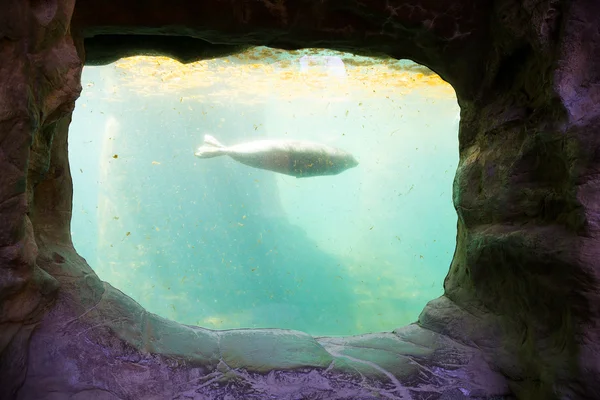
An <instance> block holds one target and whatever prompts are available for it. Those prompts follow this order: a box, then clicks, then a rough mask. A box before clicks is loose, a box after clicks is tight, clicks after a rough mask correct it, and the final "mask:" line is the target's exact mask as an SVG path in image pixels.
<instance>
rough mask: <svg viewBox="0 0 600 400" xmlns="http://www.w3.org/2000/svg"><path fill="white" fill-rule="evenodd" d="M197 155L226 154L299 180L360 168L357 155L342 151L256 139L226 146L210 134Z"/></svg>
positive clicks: (214, 155) (206, 136)
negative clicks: (355, 156)
mask: <svg viewBox="0 0 600 400" xmlns="http://www.w3.org/2000/svg"><path fill="white" fill-rule="evenodd" d="M194 155H195V156H196V157H198V158H212V157H219V156H223V155H227V156H229V157H231V158H233V159H234V160H236V161H237V162H240V163H242V164H245V165H248V166H250V167H254V168H260V169H265V170H268V171H273V172H278V173H281V174H286V175H291V176H295V177H296V178H308V177H312V176H324V175H337V174H339V173H341V172H343V171H345V170H347V169H349V168H353V167H356V166H357V165H358V161H356V159H355V158H354V156H352V154H349V153H347V152H345V151H343V150H340V149H337V148H335V147H331V146H327V145H324V144H319V143H313V142H305V141H296V140H257V141H254V142H247V143H241V144H237V145H234V146H225V145H224V144H222V143H220V142H219V141H218V140H217V139H215V138H214V137H212V136H211V135H204V145H203V146H201V147H199V148H198V150H196V152H195V153H194Z"/></svg>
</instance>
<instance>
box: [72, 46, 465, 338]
mask: <svg viewBox="0 0 600 400" xmlns="http://www.w3.org/2000/svg"><path fill="white" fill-rule="evenodd" d="M82 87H83V91H82V94H81V96H80V98H79V99H78V101H77V103H76V107H75V111H74V113H73V121H72V122H71V124H70V128H69V140H68V143H69V162H70V171H71V175H72V176H73V186H74V193H73V210H74V212H73V216H72V221H71V235H72V237H73V244H74V247H75V249H76V250H77V252H78V253H79V254H80V255H81V256H82V257H84V258H85V259H86V261H87V263H88V264H89V265H90V266H91V267H92V268H93V269H94V271H95V272H96V273H97V274H98V276H99V277H100V279H101V280H103V281H106V282H108V283H110V284H111V285H113V286H115V287H116V288H118V289H119V290H121V291H123V292H124V293H125V294H127V295H128V296H130V297H132V298H133V299H134V300H135V301H137V302H138V303H139V304H141V305H142V306H143V307H144V308H145V309H146V310H147V311H149V312H152V313H156V314H158V315H160V316H162V317H166V318H169V319H171V320H173V321H176V322H179V323H185V324H191V325H198V326H202V327H204V328H210V329H232V328H282V329H293V330H299V331H302V332H306V333H308V334H311V335H313V336H315V335H316V336H332V335H334V336H340V335H342V336H348V335H356V334H361V333H371V332H383V331H390V330H392V329H394V328H396V327H398V326H402V325H406V324H410V323H412V322H414V321H416V320H417V318H418V315H419V313H420V312H421V310H422V309H423V307H424V306H425V304H426V303H427V302H428V301H429V300H431V299H433V298H436V297H439V296H440V295H441V294H442V282H443V279H444V277H445V276H446V275H447V273H448V266H449V264H450V261H451V257H452V254H453V253H454V248H455V245H456V242H455V237H456V212H455V210H454V207H453V205H452V200H451V191H452V180H453V176H454V172H455V171H456V164H457V161H458V151H457V149H458V143H457V142H458V136H457V135H458V122H459V121H458V111H459V110H458V105H457V104H456V96H455V93H454V91H453V90H452V88H451V86H450V85H448V84H447V83H446V82H444V81H443V80H441V79H440V78H439V76H438V75H436V74H434V73H433V72H432V71H430V70H428V69H427V68H425V67H422V66H419V65H418V64H415V63H412V62H410V61H406V60H404V61H397V60H391V59H373V58H369V57H360V56H354V55H352V54H348V53H339V52H331V51H327V50H323V49H306V50H299V51H295V52H285V51H279V50H274V49H269V48H265V47H258V48H252V49H248V50H246V51H244V52H242V53H237V54H234V55H231V56H228V57H220V58H217V59H214V60H207V61H201V62H196V63H188V64H180V63H178V62H176V61H174V60H172V59H169V58H165V57H131V58H125V59H121V60H120V61H118V62H116V63H111V64H108V65H106V66H102V67H100V66H86V67H85V68H84V70H83V75H82ZM432 116H435V118H432ZM204 133H210V134H212V135H214V136H215V137H217V138H219V139H220V140H222V141H224V142H225V143H235V142H240V141H248V140H260V139H284V140H285V139H292V140H298V139H303V140H313V141H315V142H322V143H327V144H330V145H337V146H340V147H343V148H345V149H346V150H350V151H351V152H352V153H353V154H354V155H355V156H357V157H358V158H359V159H360V168H357V169H355V170H352V171H347V172H344V173H343V175H338V176H335V177H323V178H311V179H309V180H306V179H300V180H296V179H295V178H293V177H289V176H287V175H274V174H273V173H270V172H263V171H260V170H256V169H249V168H248V167H245V166H244V165H242V164H238V163H235V161H233V160H227V159H224V158H221V159H219V160H217V161H212V160H211V161H209V162H206V161H204V162H203V161H201V160H199V159H197V158H194V157H193V154H192V153H193V151H192V150H193V149H194V148H195V146H197V145H198V144H199V143H201V139H202V136H203V134H204ZM164 194H168V195H167V196H165V195H164Z"/></svg>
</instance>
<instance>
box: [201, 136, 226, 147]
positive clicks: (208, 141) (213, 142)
mask: <svg viewBox="0 0 600 400" xmlns="http://www.w3.org/2000/svg"><path fill="white" fill-rule="evenodd" d="M204 145H207V146H214V147H220V148H225V145H224V144H223V143H221V142H219V141H218V140H217V139H215V138H214V136H210V135H204Z"/></svg>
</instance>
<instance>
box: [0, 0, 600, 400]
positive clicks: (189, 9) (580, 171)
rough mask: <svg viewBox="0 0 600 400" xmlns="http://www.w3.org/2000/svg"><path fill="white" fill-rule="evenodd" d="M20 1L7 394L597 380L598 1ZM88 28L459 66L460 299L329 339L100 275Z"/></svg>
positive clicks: (467, 386) (563, 386)
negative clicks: (79, 126) (141, 298)
mask: <svg viewBox="0 0 600 400" xmlns="http://www.w3.org/2000/svg"><path fill="white" fill-rule="evenodd" d="M2 10H3V12H2V13H1V14H0V59H1V60H2V62H1V63H0V171H1V173H0V370H1V371H2V374H0V388H2V390H0V398H2V399H12V398H19V399H33V398H35V399H44V398H52V399H56V398H67V397H69V398H78V399H95V398H98V399H100V398H102V399H113V398H121V399H140V398H144V399H145V398H157V399H159V398H197V399H217V398H218V399H226V398H228V399H238V398H244V399H262V398H273V397H275V398H278V399H292V398H294V399H296V398H327V399H373V398H415V399H420V398H428V399H435V398H439V399H449V398H475V397H477V398H509V397H510V396H511V393H514V395H516V396H517V397H518V398H522V399H552V398H569V399H575V398H591V399H594V398H600V383H599V382H598V380H597V379H596V377H597V376H598V374H599V373H600V364H599V363H598V361H597V360H596V355H597V354H598V353H599V351H600V348H599V347H600V338H599V337H598V335H599V332H600V330H599V329H598V322H599V321H600V315H599V310H598V307H599V304H600V302H599V301H598V295H599V293H600V286H599V282H598V279H599V276H598V275H599V273H600V261H598V260H600V243H598V241H599V240H598V230H599V229H600V224H599V221H598V219H599V217H600V210H598V207H599V204H600V200H599V199H600V193H598V190H599V189H600V180H599V179H598V177H597V174H598V171H599V170H600V150H599V144H600V143H599V141H600V139H598V138H597V137H600V135H598V134H597V133H598V131H599V130H600V108H599V107H597V103H598V101H599V100H600V30H598V27H597V26H598V24H597V22H598V20H599V19H600V3H598V2H596V1H594V0H571V1H566V0H563V1H560V0H545V1H544V0H542V1H528V0H525V1H516V0H498V1H494V2H476V1H472V0H471V1H468V0H462V1H456V0H455V1H450V0H448V1H446V0H443V1H442V0H439V1H436V2H432V1H424V0H420V1H419V0H412V1H397V2H394V1H386V2H382V1H378V0H366V1H362V2H355V3H348V2H343V1H334V0H330V1H318V2H317V1H315V2H307V1H292V0H288V1H268V0H264V1H260V2H221V1H208V2H187V1H184V0H170V1H169V2H166V1H154V2H150V3H148V4H146V5H145V7H143V8H140V7H139V4H138V3H137V2H133V1H125V2H123V1H116V0H104V1H100V0H79V1H78V2H77V4H76V5H75V1H74V0H50V1H30V2H22V1H18V0H5V1H4V2H3V4H2ZM135 34H145V35H148V36H146V37H145V40H144V41H141V40H140V39H139V37H136V36H134V35H135ZM164 34H169V35H178V36H181V37H186V38H185V39H183V38H177V37H173V36H171V37H169V36H161V35H164ZM72 35H73V36H74V37H75V38H76V40H75V41H74V40H73V38H72ZM117 35H124V36H117ZM84 40H85V42H84ZM84 43H85V52H86V53H87V62H89V63H93V62H96V63H102V62H107V61H110V60H112V59H114V57H118V56H120V55H121V54H131V53H132V52H138V53H139V52H145V53H148V52H153V53H154V52H162V53H165V52H166V53H168V54H169V55H172V56H174V57H178V58H180V59H183V60H192V59H195V58H202V57H212V56H216V55H219V54H223V53H224V52H225V53H226V52H228V51H235V50H236V49H239V48H240V47H243V46H245V45H255V44H260V45H270V46H276V47H283V48H298V47H310V46H320V47H323V46H326V47H331V48H336V49H341V50H355V51H357V52H361V53H367V54H388V55H390V56H393V57H403V58H411V59H413V60H415V61H417V62H420V63H422V64H424V65H427V66H429V67H430V68H432V69H433V70H435V71H436V72H438V73H440V75H441V76H442V77H443V78H445V79H447V80H448V81H449V82H450V83H451V84H452V85H453V87H454V88H455V89H456V92H457V96H458V98H459V102H460V105H461V109H462V111H461V128H460V138H459V139H460V165H459V168H458V171H457V175H456V180H455V188H454V202H455V205H456V209H457V212H458V215H459V223H458V234H457V248H456V253H455V256H454V260H453V262H452V265H451V268H450V272H449V274H448V277H447V279H446V282H445V296H442V297H441V298H439V299H436V300H433V301H432V302H431V303H430V304H429V305H428V306H427V307H426V308H425V310H424V311H423V313H422V314H421V316H420V318H419V322H418V323H417V324H414V325H411V326H408V327H404V328H399V329H398V330H396V331H394V332H393V333H386V334H378V335H365V336H360V337H354V338H338V339H333V338H317V339H315V338H311V337H309V336H307V335H303V334H300V333H297V332H288V331H277V330H261V331H250V330H242V331H230V332H220V333H216V332H212V331H207V330H204V329H201V328H193V327H186V326H181V325H178V324H175V323H172V322H169V321H166V320H163V319H161V318H159V317H156V316H154V315H151V314H148V313H146V312H145V311H144V310H143V309H141V307H139V305H137V304H135V303H134V302H133V301H132V300H131V299H129V298H127V297H126V296H124V295H123V294H122V293H120V292H119V291H118V290H115V289H114V288H112V287H110V286H109V285H107V284H105V283H102V282H100V281H99V280H98V278H97V277H96V275H95V274H94V273H93V271H92V270H91V268H90V267H89V266H88V265H87V264H86V262H85V260H83V259H81V258H80V257H79V256H77V254H76V253H75V251H74V249H73V247H72V245H71V241H70V233H69V221H70V215H71V195H72V192H71V185H72V183H71V179H70V173H69V168H68V158H67V140H66V139H67V132H68V124H69V120H70V113H71V111H72V109H73V105H74V101H75V99H76V98H77V96H78V95H79V92H80V86H79V77H80V72H81V67H82V64H83V59H84V45H83V44H84ZM117 43H118V44H117ZM211 43H217V44H211ZM78 50H79V51H78ZM461 396H462V397H461ZM494 396H497V397H494Z"/></svg>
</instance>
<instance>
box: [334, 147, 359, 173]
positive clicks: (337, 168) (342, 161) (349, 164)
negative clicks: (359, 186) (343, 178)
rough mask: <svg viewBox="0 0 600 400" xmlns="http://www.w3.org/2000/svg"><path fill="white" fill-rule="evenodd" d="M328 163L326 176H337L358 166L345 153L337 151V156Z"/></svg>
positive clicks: (354, 160)
mask: <svg viewBox="0 0 600 400" xmlns="http://www.w3.org/2000/svg"><path fill="white" fill-rule="evenodd" d="M329 162H330V165H329V168H328V171H327V174H328V175H337V174H339V173H341V172H344V171H345V170H347V169H350V168H354V167H356V166H357V165H358V161H357V160H356V158H354V156H353V155H352V154H350V153H346V152H345V151H339V152H338V154H336V155H335V156H333V157H331V158H330V160H329Z"/></svg>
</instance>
